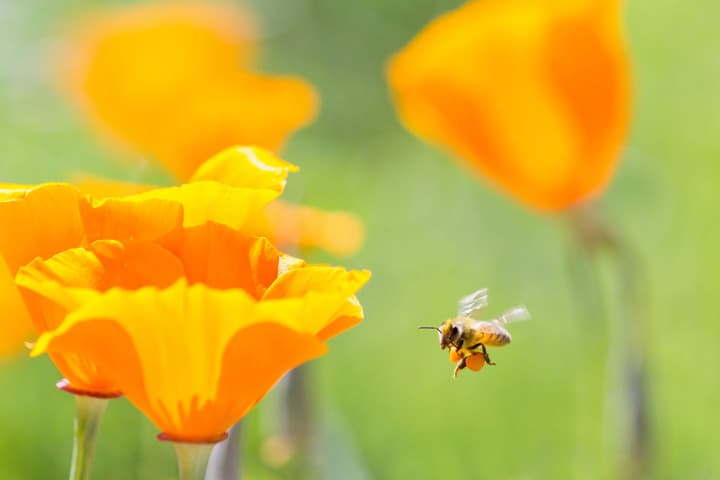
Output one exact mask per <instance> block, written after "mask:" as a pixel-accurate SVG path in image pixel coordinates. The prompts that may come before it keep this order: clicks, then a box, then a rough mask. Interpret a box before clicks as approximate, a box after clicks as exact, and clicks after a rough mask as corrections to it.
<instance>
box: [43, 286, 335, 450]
mask: <svg viewBox="0 0 720 480" xmlns="http://www.w3.org/2000/svg"><path fill="white" fill-rule="evenodd" d="M276 307H277V308H276V309H275V310H274V311H273V312H272V313H271V312H269V311H268V310H267V309H266V310H264V311H263V312H262V313H259V312H258V310H257V309H256V302H255V301H254V300H253V299H252V298H251V297H250V296H249V295H248V294H247V293H245V292H244V291H242V290H226V291H215V290H212V289H209V288H207V287H206V286H203V285H196V286H192V287H188V286H187V285H186V284H185V283H184V282H178V283H176V284H175V285H173V286H172V287H170V288H167V289H165V290H157V289H150V288H148V289H142V290H136V291H123V290H110V291H108V292H107V293H105V294H103V295H102V297H101V298H99V299H98V301H94V302H89V303H88V304H86V305H84V306H83V307H81V308H80V309H78V310H77V311H75V312H73V313H72V314H70V315H69V316H68V318H67V320H66V321H65V322H64V323H63V325H62V326H61V327H60V328H59V329H58V330H56V331H54V332H51V333H48V334H46V335H43V336H42V337H41V338H40V339H39V340H38V342H37V344H36V346H35V349H34V350H33V354H34V355H37V354H39V353H42V352H43V351H46V350H47V351H50V352H58V351H73V352H76V353H77V354H80V355H83V356H85V357H86V358H89V359H92V360H93V361H94V363H95V364H96V365H98V369H99V371H101V372H104V373H106V374H107V375H108V376H110V377H111V378H113V380H114V381H115V382H116V383H117V385H118V387H119V388H120V389H121V391H122V392H123V393H124V394H125V395H126V396H127V398H128V399H129V400H130V401H131V402H132V403H133V404H134V405H136V406H137V407H138V408H139V409H140V410H141V411H143V412H144V413H145V414H146V415H147V416H148V417H149V418H150V419H151V420H152V421H153V422H154V423H155V424H156V425H157V426H158V428H160V429H161V430H162V431H163V432H165V433H166V434H168V435H169V436H170V437H171V438H174V439H176V440H186V441H193V440H195V441H197V440H203V439H217V438H218V437H219V436H221V435H222V434H223V433H224V432H225V430H226V429H227V428H229V427H230V426H231V425H232V424H233V423H235V422H236V421H237V420H239V419H240V417H242V415H244V414H245V413H246V412H247V411H248V410H249V409H250V408H251V407H252V406H253V405H254V404H255V403H256V402H257V401H258V400H259V399H260V397H262V396H263V395H264V394H265V393H266V391H267V390H268V389H269V388H271V386H272V385H273V384H274V383H275V382H276V381H277V380H278V379H279V377H280V376H281V375H282V374H284V373H285V372H286V371H288V370H289V369H291V368H293V367H295V366H297V365H298V364H299V363H302V362H304V361H307V360H309V359H311V358H314V357H316V356H318V355H321V354H322V353H323V352H324V351H325V347H324V345H323V344H322V343H321V342H319V341H317V340H316V339H314V338H313V337H312V336H310V335H304V334H300V333H297V332H293V331H292V330H290V329H287V328H286V327H283V326H282V325H280V324H279V323H275V320H276V319H277V320H279V321H280V323H285V320H284V318H285V317H287V316H292V315H294V314H296V309H295V308H294V307H293V306H292V305H291V304H289V303H286V304H284V305H281V304H276ZM108 338H112V342H110V343H112V344H113V345H112V346H109V345H107V343H108V342H107V339H108ZM105 347H108V348H105Z"/></svg>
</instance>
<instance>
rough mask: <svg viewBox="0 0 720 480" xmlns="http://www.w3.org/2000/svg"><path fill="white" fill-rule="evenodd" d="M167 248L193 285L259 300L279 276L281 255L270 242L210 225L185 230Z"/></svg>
mask: <svg viewBox="0 0 720 480" xmlns="http://www.w3.org/2000/svg"><path fill="white" fill-rule="evenodd" d="M164 246H165V247H166V248H167V249H168V250H169V251H171V252H172V253H173V254H174V255H175V256H176V257H177V258H178V259H180V261H181V262H182V263H183V266H184V269H185V278H186V279H187V281H188V282H189V283H190V284H195V283H202V284H205V285H208V286H210V287H213V288H218V289H228V288H242V289H244V290H245V291H247V292H249V293H250V294H251V295H253V296H254V297H255V298H260V297H261V296H262V294H263V293H264V292H265V289H267V288H268V287H269V286H270V284H271V283H272V282H273V281H274V280H275V278H276V277H277V276H278V265H279V261H280V256H281V254H280V252H278V251H277V249H276V248H275V247H274V246H273V245H272V244H271V243H270V242H269V241H268V240H267V239H264V238H259V237H251V236H247V235H244V234H242V233H241V232H238V231H236V230H233V229H232V228H230V227H227V226H225V225H220V224H217V223H213V222H209V223H206V224H204V225H199V226H196V227H191V228H185V229H183V231H182V232H181V234H180V235H178V236H175V237H173V238H170V239H168V241H167V242H164Z"/></svg>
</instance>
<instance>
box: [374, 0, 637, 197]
mask: <svg viewBox="0 0 720 480" xmlns="http://www.w3.org/2000/svg"><path fill="white" fill-rule="evenodd" d="M620 3H621V2H619V1H618V0H571V1H567V0H553V1H550V2H538V1H535V0H509V1H507V0H500V1H493V0H491V1H485V0H476V1H471V2H468V3H467V4H466V5H464V6H462V7H461V8H459V9H457V10H455V11H453V12H451V13H447V14H445V15H443V16H441V17H439V18H438V19H436V20H434V21H433V22H432V23H431V24H430V25H428V26H427V27H426V28H425V29H424V30H423V31H422V32H421V33H420V34H419V35H418V36H417V37H416V38H415V39H414V40H413V41H412V42H411V43H410V44H409V45H408V46H406V47H405V48H404V49H403V50H402V51H401V52H400V53H398V54H397V55H396V56H395V57H394V58H393V60H392V62H391V63H390V66H389V69H388V77H389V81H390V85H391V87H392V90H393V94H394V97H395V100H396V102H397V106H398V111H399V114H400V117H401V119H402V120H403V122H404V123H405V125H406V126H407V127H408V128H409V129H410V130H411V131H412V132H414V133H415V134H417V135H418V136H420V137H421V138H424V139H426V140H428V141H430V142H432V143H436V144H439V145H441V146H442V147H444V148H446V149H448V150H450V151H451V152H452V153H454V154H455V155H457V156H458V157H460V158H461V159H462V160H463V161H464V163H465V164H467V165H469V166H470V167H471V168H473V169H474V170H476V171H477V172H479V173H481V174H483V175H484V176H486V177H488V178H489V179H490V180H491V181H492V182H493V183H495V184H497V185H498V186H500V187H502V188H503V189H505V190H508V191H509V192H510V193H511V194H512V195H514V196H515V197H517V198H519V199H520V200H522V201H524V202H526V203H529V204H530V205H532V206H534V207H537V208H541V209H548V210H556V209H562V208H567V207H570V206H572V205H574V204H576V203H578V202H580V201H582V200H586V199H587V198H588V197H590V196H593V195H595V194H597V193H598V192H600V191H601V190H603V189H604V187H605V185H606V184H607V182H608V181H609V179H610V177H611V175H612V172H613V171H614V170H615V165H616V163H617V161H618V160H619V157H620V150H621V147H622V145H623V143H624V142H625V138H626V133H627V128H628V109H629V107H628V105H629V79H628V65H627V63H628V62H627V53H626V48H625V45H624V40H623V38H622V34H621V31H620V28H621V27H620V21H619V16H620V14H621V12H620Z"/></svg>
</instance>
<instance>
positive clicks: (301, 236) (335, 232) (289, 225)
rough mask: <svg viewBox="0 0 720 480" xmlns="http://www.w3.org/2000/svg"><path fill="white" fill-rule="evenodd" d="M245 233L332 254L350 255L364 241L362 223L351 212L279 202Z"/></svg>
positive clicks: (258, 216)
mask: <svg viewBox="0 0 720 480" xmlns="http://www.w3.org/2000/svg"><path fill="white" fill-rule="evenodd" d="M245 230H247V231H248V232H250V233H253V234H255V235H262V236H266V237H268V238H269V239H271V240H272V242H273V243H275V244H276V245H279V246H286V247H295V248H297V247H300V248H320V249H323V250H326V251H327V252H330V253H332V254H335V255H352V254H353V253H355V252H357V251H358V250H359V249H360V247H362V244H363V241H364V240H365V227H364V225H363V223H362V221H360V219H359V218H357V217H356V216H355V215H353V214H351V213H348V212H324V211H322V210H319V209H317V208H312V207H307V206H303V205H290V204H287V203H284V202H282V201H280V200H278V201H275V202H272V203H270V204H269V205H268V206H267V207H266V208H265V210H264V211H262V212H260V213H259V214H258V215H257V216H255V217H254V218H252V220H251V221H250V222H249V223H248V224H247V225H246V227H245Z"/></svg>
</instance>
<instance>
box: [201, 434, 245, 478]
mask: <svg viewBox="0 0 720 480" xmlns="http://www.w3.org/2000/svg"><path fill="white" fill-rule="evenodd" d="M241 446H242V421H240V422H238V423H236V424H235V425H234V426H233V427H232V428H231V429H230V432H229V435H228V438H227V440H225V441H224V442H222V443H219V444H218V446H217V448H215V449H214V450H213V451H212V455H210V462H209V464H208V468H207V478H208V480H240V479H241V478H242V471H241V470H240V464H241V463H242V458H241V455H240V450H241Z"/></svg>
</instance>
